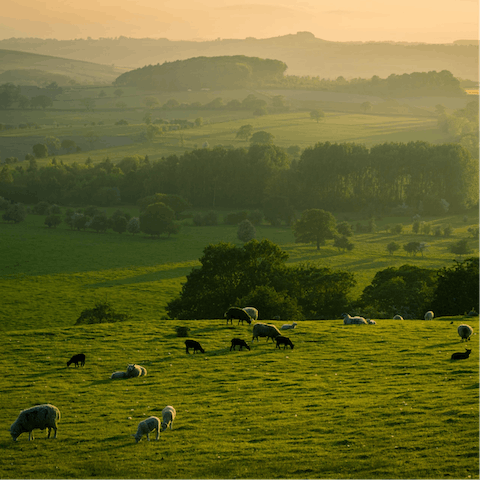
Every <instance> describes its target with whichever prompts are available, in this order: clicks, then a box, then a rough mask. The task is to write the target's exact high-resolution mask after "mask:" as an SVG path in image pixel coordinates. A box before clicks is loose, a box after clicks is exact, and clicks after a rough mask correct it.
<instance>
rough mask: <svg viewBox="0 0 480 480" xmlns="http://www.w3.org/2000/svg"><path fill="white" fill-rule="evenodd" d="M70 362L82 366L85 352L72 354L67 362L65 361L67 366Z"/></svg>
mask: <svg viewBox="0 0 480 480" xmlns="http://www.w3.org/2000/svg"><path fill="white" fill-rule="evenodd" d="M72 363H74V364H75V366H76V367H78V364H79V363H80V365H81V366H82V367H84V366H85V354H83V353H78V354H77V355H74V356H73V357H72V358H71V359H70V360H69V361H68V362H67V367H69V366H70V365H71V364H72Z"/></svg>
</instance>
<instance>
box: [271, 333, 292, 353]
mask: <svg viewBox="0 0 480 480" xmlns="http://www.w3.org/2000/svg"><path fill="white" fill-rule="evenodd" d="M275 341H276V342H277V346H276V347H275V348H280V345H283V349H284V350H285V347H286V346H287V345H290V347H291V348H292V350H293V343H292V341H291V340H290V339H289V338H287V337H283V336H282V335H279V336H278V337H276V338H275Z"/></svg>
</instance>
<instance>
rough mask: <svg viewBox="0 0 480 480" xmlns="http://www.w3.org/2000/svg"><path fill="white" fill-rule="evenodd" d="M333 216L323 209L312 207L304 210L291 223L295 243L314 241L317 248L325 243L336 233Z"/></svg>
mask: <svg viewBox="0 0 480 480" xmlns="http://www.w3.org/2000/svg"><path fill="white" fill-rule="evenodd" d="M336 224H337V222H336V221H335V217H334V216H333V215H332V214H331V213H330V212H326V211H325V210H320V209H316V208H312V209H310V210H305V211H304V212H303V213H302V216H301V218H300V219H299V220H297V221H296V222H295V223H294V225H293V233H294V235H295V242H296V243H310V242H315V243H316V245H317V250H320V245H325V240H326V239H327V238H333V237H334V235H335V234H336V233H337V230H336Z"/></svg>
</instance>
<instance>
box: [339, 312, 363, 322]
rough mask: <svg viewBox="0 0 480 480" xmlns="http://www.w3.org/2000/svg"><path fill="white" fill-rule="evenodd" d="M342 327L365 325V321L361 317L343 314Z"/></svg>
mask: <svg viewBox="0 0 480 480" xmlns="http://www.w3.org/2000/svg"><path fill="white" fill-rule="evenodd" d="M342 317H343V324H344V325H366V324H367V321H366V320H365V319H364V318H363V317H351V316H350V315H349V314H348V313H343V314H342Z"/></svg>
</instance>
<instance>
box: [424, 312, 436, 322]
mask: <svg viewBox="0 0 480 480" xmlns="http://www.w3.org/2000/svg"><path fill="white" fill-rule="evenodd" d="M434 316H435V314H434V313H433V312H432V311H431V310H429V311H428V312H427V313H426V314H425V316H424V317H423V318H424V319H425V320H433V317H434Z"/></svg>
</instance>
